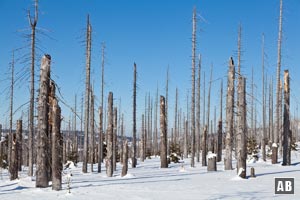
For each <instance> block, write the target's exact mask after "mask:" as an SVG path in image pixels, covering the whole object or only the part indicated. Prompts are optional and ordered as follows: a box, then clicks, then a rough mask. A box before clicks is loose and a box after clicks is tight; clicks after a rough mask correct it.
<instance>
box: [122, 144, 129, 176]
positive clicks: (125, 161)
mask: <svg viewBox="0 0 300 200" xmlns="http://www.w3.org/2000/svg"><path fill="white" fill-rule="evenodd" d="M127 171H128V142H127V140H126V142H125V144H124V150H123V168H122V175H121V176H122V177H123V176H126V175H127Z"/></svg>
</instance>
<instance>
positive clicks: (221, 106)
mask: <svg viewBox="0 0 300 200" xmlns="http://www.w3.org/2000/svg"><path fill="white" fill-rule="evenodd" d="M220 93H221V94H220V119H219V123H218V150H217V152H218V154H217V162H220V161H222V149H223V148H222V140H223V132H222V130H223V116H222V115H223V80H222V81H221V91H220Z"/></svg>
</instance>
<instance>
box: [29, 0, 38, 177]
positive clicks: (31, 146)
mask: <svg viewBox="0 0 300 200" xmlns="http://www.w3.org/2000/svg"><path fill="white" fill-rule="evenodd" d="M28 20H29V24H30V27H31V68H30V73H31V75H30V77H31V80H30V108H29V137H28V141H29V142H28V146H29V147H28V148H29V167H28V176H33V160H34V158H33V157H34V156H33V150H34V148H35V147H34V101H35V100H34V91H35V89H34V77H35V73H34V71H35V70H34V67H35V29H36V25H37V22H38V0H35V12H34V17H33V19H32V17H31V15H30V11H28Z"/></svg>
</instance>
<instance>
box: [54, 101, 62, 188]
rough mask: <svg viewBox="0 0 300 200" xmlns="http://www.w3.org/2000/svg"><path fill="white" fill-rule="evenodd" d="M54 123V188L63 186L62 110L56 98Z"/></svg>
mask: <svg viewBox="0 0 300 200" xmlns="http://www.w3.org/2000/svg"><path fill="white" fill-rule="evenodd" d="M52 110H53V113H52V115H53V125H52V190H61V188H62V170H63V163H62V151H63V137H62V134H61V132H60V126H61V110H60V107H59V106H58V102H57V100H56V99H55V100H54V102H53V105H52Z"/></svg>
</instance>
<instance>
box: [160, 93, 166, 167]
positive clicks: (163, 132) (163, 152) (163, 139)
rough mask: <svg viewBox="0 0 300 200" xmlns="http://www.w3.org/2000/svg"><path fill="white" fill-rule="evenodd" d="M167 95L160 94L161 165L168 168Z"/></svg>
mask: <svg viewBox="0 0 300 200" xmlns="http://www.w3.org/2000/svg"><path fill="white" fill-rule="evenodd" d="M167 138H168V137H167V130H166V112H165V97H163V96H160V167H161V168H168V161H167Z"/></svg>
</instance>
